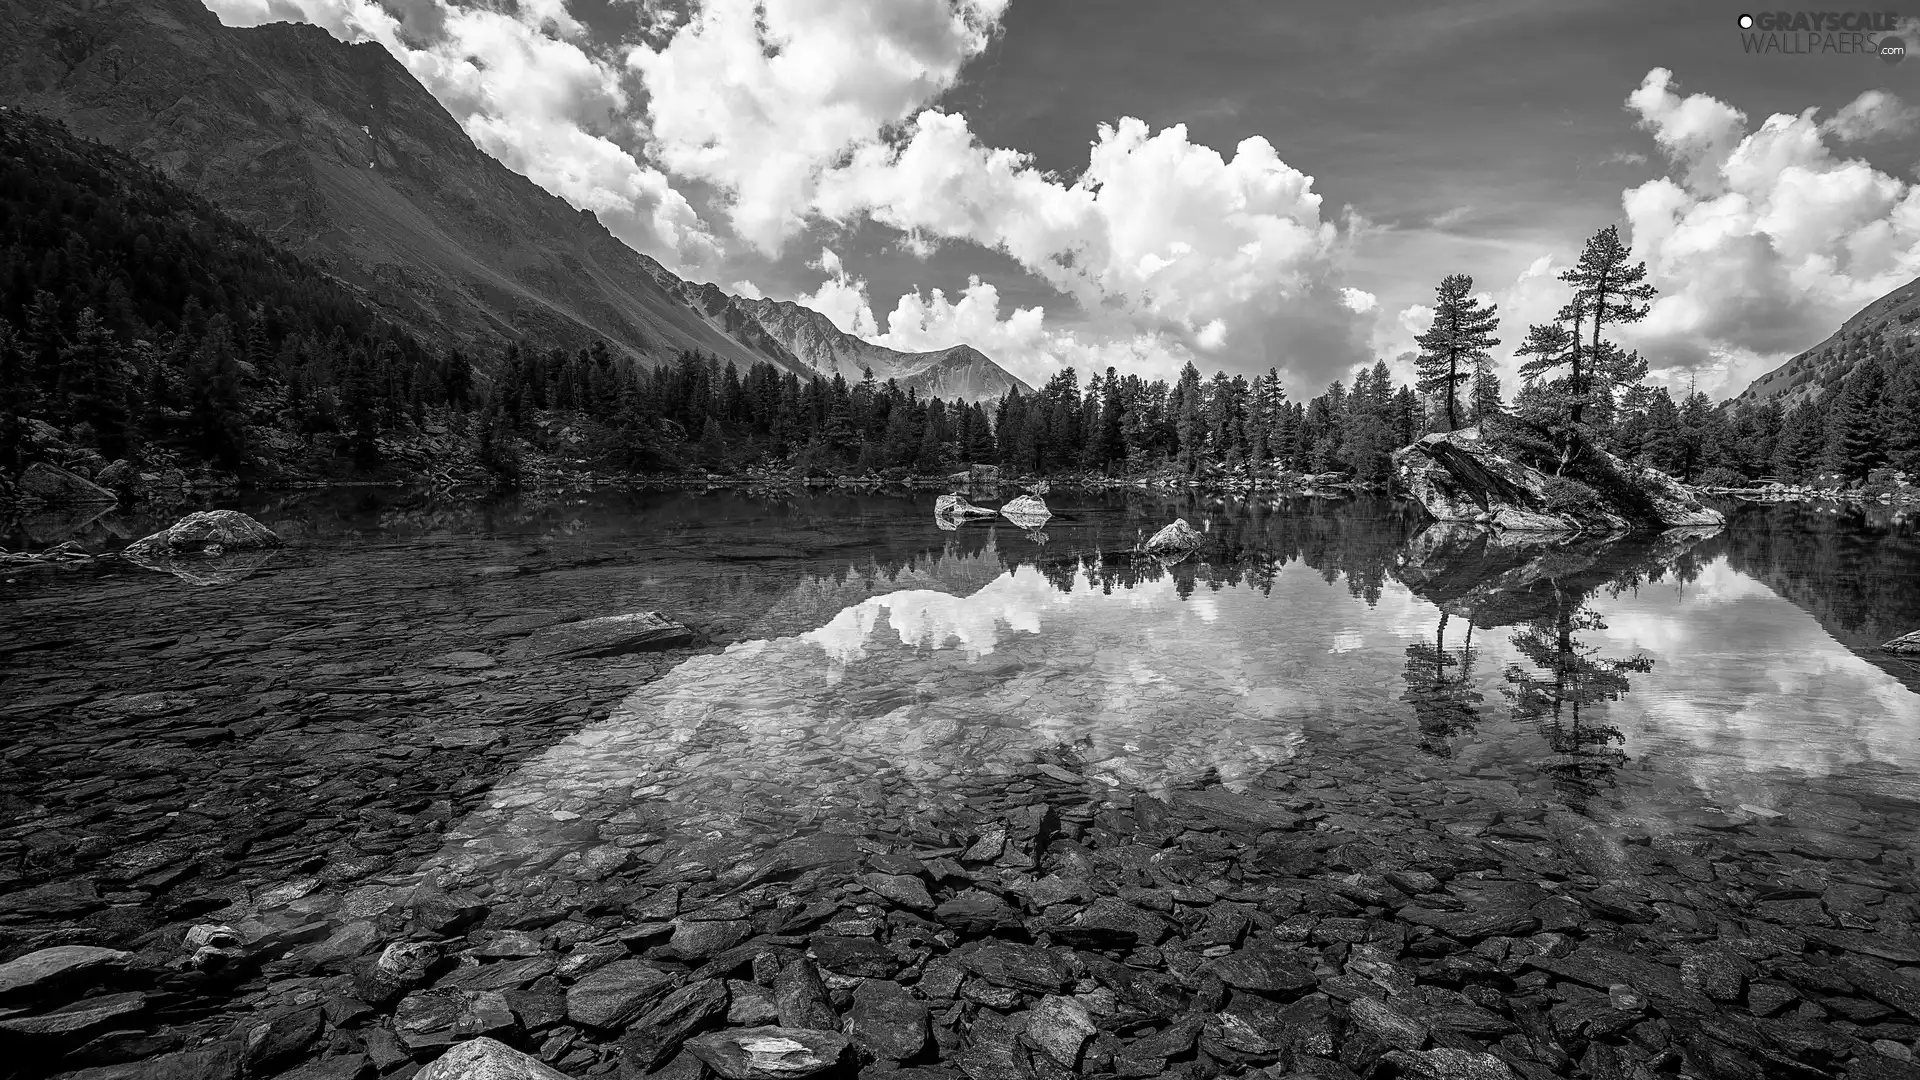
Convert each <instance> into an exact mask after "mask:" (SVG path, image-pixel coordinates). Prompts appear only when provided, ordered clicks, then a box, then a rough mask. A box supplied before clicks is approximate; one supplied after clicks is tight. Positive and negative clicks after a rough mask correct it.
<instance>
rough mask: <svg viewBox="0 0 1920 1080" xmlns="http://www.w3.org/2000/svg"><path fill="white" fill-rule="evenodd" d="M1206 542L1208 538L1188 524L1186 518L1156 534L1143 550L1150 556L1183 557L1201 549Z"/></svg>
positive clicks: (1176, 521)
mask: <svg viewBox="0 0 1920 1080" xmlns="http://www.w3.org/2000/svg"><path fill="white" fill-rule="evenodd" d="M1205 540H1206V537H1204V536H1202V535H1201V534H1200V533H1199V532H1198V531H1196V530H1195V529H1194V527H1193V526H1191V525H1189V524H1187V519H1186V518H1174V519H1173V524H1171V525H1168V526H1167V527H1166V528H1163V529H1161V530H1160V531H1159V532H1157V533H1154V534H1153V536H1152V537H1151V538H1149V539H1148V540H1147V543H1146V546H1145V547H1144V548H1142V549H1141V550H1142V551H1145V552H1146V553H1147V554H1149V555H1182V554H1185V553H1186V552H1189V551H1192V550H1194V549H1195V548H1197V547H1199V546H1200V545H1201V544H1202V543H1203V542H1205Z"/></svg>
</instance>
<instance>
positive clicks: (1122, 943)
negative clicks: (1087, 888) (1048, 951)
mask: <svg viewBox="0 0 1920 1080" xmlns="http://www.w3.org/2000/svg"><path fill="white" fill-rule="evenodd" d="M1072 928H1073V931H1074V933H1073V934H1072V935H1068V936H1066V938H1065V939H1066V940H1070V941H1071V942H1072V943H1073V944H1075V945H1085V946H1089V947H1093V948H1117V949H1129V948H1132V947H1134V946H1135V945H1158V944H1160V943H1161V942H1162V941H1165V940H1166V939H1167V935H1169V934H1171V933H1172V932H1173V926H1172V924H1170V923H1168V922H1167V920H1166V919H1163V918H1161V917H1160V916H1158V915H1155V914H1154V913H1152V912H1150V911H1142V910H1141V909H1139V908H1137V907H1135V906H1133V905H1132V904H1129V903H1127V902H1126V901H1125V900H1121V899H1119V898H1118V897H1112V896H1103V897H1101V898H1099V899H1098V900H1095V901H1094V902H1093V903H1091V904H1089V905H1087V908H1086V910H1084V911H1081V912H1080V913H1079V914H1077V915H1075V916H1074V918H1073V924H1072Z"/></svg>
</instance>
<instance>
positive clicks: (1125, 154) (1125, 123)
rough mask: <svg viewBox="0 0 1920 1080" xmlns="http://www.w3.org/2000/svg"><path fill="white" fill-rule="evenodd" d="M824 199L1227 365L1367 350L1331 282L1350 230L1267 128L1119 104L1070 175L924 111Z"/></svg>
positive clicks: (1315, 364)
mask: <svg viewBox="0 0 1920 1080" xmlns="http://www.w3.org/2000/svg"><path fill="white" fill-rule="evenodd" d="M816 205H817V206H818V208H819V209H820V211H821V212H822V213H823V214H825V215H826V216H827V217H828V218H829V219H831V220H833V221H836V222H841V223H846V222H849V221H851V220H853V219H855V218H858V217H866V218H868V219H871V220H873V221H876V222H879V223H880V224H883V225H886V226H889V227H891V228H895V229H899V230H901V231H902V232H905V233H907V234H909V235H911V236H914V237H917V238H921V239H922V240H924V239H927V238H932V239H938V240H963V241H968V242H971V243H975V244H978V245H981V246H983V247H988V248H992V249H995V250H998V251H1001V252H1004V253H1006V254H1007V255H1009V256H1011V257H1012V258H1013V259H1015V260H1016V261H1017V262H1019V263H1020V264H1021V265H1022V266H1023V267H1025V268H1026V269H1028V270H1029V271H1031V272H1033V273H1034V274H1036V275H1038V276H1039V277H1041V278H1043V279H1044V280H1046V281H1047V282H1048V283H1049V284H1051V285H1053V286H1054V287H1056V288H1058V289H1060V290H1061V291H1063V292H1065V293H1067V294H1068V295H1070V296H1072V297H1074V298H1075V299H1076V300H1077V301H1078V302H1079V304H1080V306H1081V307H1082V308H1083V309H1084V310H1086V311H1087V312H1089V313H1091V314H1093V315H1095V316H1097V317H1098V318H1100V319H1102V320H1103V321H1107V322H1110V323H1112V324H1113V325H1115V326H1116V327H1117V326H1122V325H1124V326H1125V327H1126V328H1127V329H1128V330H1130V331H1133V332H1137V333H1142V334H1147V335H1151V336H1154V337H1170V338H1174V339H1178V340H1180V341H1182V342H1183V343H1184V344H1185V345H1187V346H1188V347H1189V348H1197V349H1203V350H1208V351H1213V350H1220V351H1223V352H1224V353H1226V354H1228V355H1226V356H1224V357H1223V361H1224V362H1225V363H1226V365H1227V366H1228V367H1229V368H1230V369H1234V370H1242V371H1247V370H1264V369H1265V368H1266V367H1267V366H1269V364H1273V363H1278V364H1279V365H1280V366H1281V367H1283V368H1287V369H1289V370H1290V371H1291V372H1292V373H1293V374H1294V375H1295V376H1296V377H1298V378H1301V379H1303V380H1308V381H1311V380H1313V379H1315V378H1321V379H1322V381H1324V376H1326V375H1328V374H1330V373H1335V372H1343V371H1345V370H1347V369H1348V368H1350V367H1351V366H1352V364H1353V363H1355V362H1357V361H1358V360H1360V359H1361V358H1362V357H1363V354H1364V347H1363V341H1364V335H1365V331H1366V329H1367V326H1366V321H1365V320H1362V319H1359V318H1357V317H1356V316H1357V313H1356V312H1355V311H1354V310H1353V309H1352V308H1351V307H1350V306H1349V305H1348V304H1346V303H1343V294H1342V293H1341V292H1340V291H1339V289H1338V288H1337V286H1336V285H1334V283H1333V279H1334V277H1335V276H1336V273H1337V270H1338V268H1339V265H1340V262H1341V259H1342V258H1343V256H1344V254H1345V246H1344V243H1343V241H1342V238H1341V234H1340V230H1339V228H1338V227H1337V226H1336V225H1335V224H1334V223H1333V222H1331V221H1326V220H1323V219H1322V216H1321V197H1320V195H1319V194H1318V193H1317V192H1315V191H1314V190H1313V178H1312V177H1311V176H1308V175H1306V174H1305V173H1302V172H1301V171H1299V170H1298V169H1295V168H1293V167H1292V166H1290V165H1287V164H1286V163H1285V162H1284V161H1282V160H1281V159H1280V157H1279V155H1278V153H1277V152H1276V151H1275V150H1274V148H1273V146H1272V144H1270V143H1269V142H1267V140H1265V139H1263V138H1259V137H1253V138H1249V139H1245V140H1243V141H1242V142H1241V143H1240V144H1239V145H1238V146H1237V147H1236V148H1235V151H1234V154H1233V156H1232V157H1231V158H1226V157H1223V156H1222V155H1221V154H1220V153H1219V152H1218V151H1215V150H1213V149H1212V148H1210V147H1207V146H1202V145H1198V144H1195V143H1192V142H1190V141H1189V140H1188V138H1187V131H1186V128H1185V127H1184V126H1181V125H1175V126H1173V127H1169V128H1165V129H1163V130H1161V131H1159V132H1157V133H1156V132H1153V131H1151V130H1150V129H1149V128H1148V126H1147V125H1146V124H1145V123H1144V122H1142V121H1140V120H1136V119H1133V118H1123V119H1122V120H1120V121H1119V122H1118V123H1117V124H1112V125H1106V124H1103V125H1101V126H1100V127H1099V129H1098V133H1097V138H1096V140H1095V141H1094V143H1093V144H1092V148H1091V150H1090V152H1089V156H1088V162H1087V167H1086V169H1085V170H1084V171H1083V172H1081V173H1080V175H1079V177H1078V179H1076V180H1074V181H1073V182H1072V183H1067V182H1066V181H1064V180H1063V179H1061V178H1059V177H1056V176H1054V175H1052V174H1049V173H1045V172H1043V171H1041V170H1039V169H1037V168H1035V167H1034V166H1033V164H1032V160H1031V158H1030V157H1029V156H1028V155H1025V154H1022V153H1019V152H1016V151H1013V150H1006V149H989V148H987V147H985V146H982V145H981V144H980V143H979V142H978V141H977V140H976V139H975V138H974V136H973V134H972V132H971V131H970V130H969V129H968V125H967V122H966V120H965V118H964V117H961V116H958V115H954V114H948V113H943V112H939V111H936V110H928V111H925V112H922V113H920V114H919V115H918V116H917V117H916V118H915V120H914V122H913V123H912V125H910V126H909V127H908V128H907V129H906V131H905V132H904V134H903V137H902V138H901V139H900V140H898V141H897V142H895V143H892V144H882V143H876V144H872V145H868V146H865V147H862V148H860V149H859V150H856V151H855V152H854V153H853V154H852V155H851V157H850V158H849V160H848V161H847V162H846V163H845V164H843V165H841V166H838V167H836V168H834V169H833V170H831V171H829V172H828V173H826V174H824V175H823V176H822V177H821V179H820V184H819V194H818V198H817V201H816Z"/></svg>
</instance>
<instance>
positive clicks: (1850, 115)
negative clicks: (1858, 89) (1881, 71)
mask: <svg viewBox="0 0 1920 1080" xmlns="http://www.w3.org/2000/svg"><path fill="white" fill-rule="evenodd" d="M1916 119H1920V109H1915V108H1914V107H1913V106H1911V105H1908V104H1907V103H1906V102H1904V101H1901V100H1900V99H1899V98H1898V97H1896V96H1894V95H1893V94H1891V93H1888V92H1887V91H1885V90H1868V91H1865V92H1863V93H1862V94H1861V95H1860V96H1859V97H1857V98H1854V99H1853V100H1852V101H1849V102H1847V103H1846V104H1845V105H1843V106H1841V107H1840V111H1839V112H1837V113H1834V114H1833V119H1831V120H1828V121H1827V122H1826V123H1824V124H1821V125H1820V130H1821V131H1822V132H1823V133H1825V134H1828V135H1832V136H1833V137H1835V138H1837V139H1839V140H1840V141H1841V142H1866V141H1868V140H1871V139H1878V138H1883V137H1888V136H1894V135H1905V134H1907V133H1908V132H1911V131H1912V130H1913V129H1914V121H1915V120H1916Z"/></svg>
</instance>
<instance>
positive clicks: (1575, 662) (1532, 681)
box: [1506, 593, 1653, 795]
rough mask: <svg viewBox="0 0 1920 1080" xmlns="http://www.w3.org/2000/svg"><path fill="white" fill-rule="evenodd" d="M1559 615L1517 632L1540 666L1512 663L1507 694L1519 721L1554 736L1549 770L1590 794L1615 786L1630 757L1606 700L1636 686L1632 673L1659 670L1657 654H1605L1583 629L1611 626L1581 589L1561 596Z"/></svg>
mask: <svg viewBox="0 0 1920 1080" xmlns="http://www.w3.org/2000/svg"><path fill="white" fill-rule="evenodd" d="M1560 600H1561V602H1560V603H1559V604H1557V605H1556V606H1555V609H1554V611H1553V613H1552V614H1550V615H1544V616H1541V617H1539V618H1536V619H1533V620H1531V621H1529V622H1527V623H1526V624H1525V625H1524V626H1523V627H1522V628H1521V629H1520V630H1519V631H1518V632H1517V633H1515V634H1514V635H1513V644H1514V647H1515V648H1517V649H1519V650H1520V655H1522V656H1524V657H1526V658H1527V660H1528V661H1529V662H1530V663H1531V664H1532V665H1533V669H1532V670H1529V669H1528V668H1527V667H1525V666H1523V665H1521V664H1508V665H1507V671H1506V680H1507V688H1506V695H1507V700H1508V701H1510V702H1511V703H1512V704H1513V716H1514V719H1515V720H1519V721H1522V722H1525V723H1529V724H1532V725H1533V726H1534V727H1535V728H1536V729H1537V730H1538V731H1539V732H1540V734H1541V735H1542V736H1543V737H1544V738H1545V739H1546V740H1547V748H1548V749H1549V750H1550V751H1551V752H1552V756H1551V757H1549V758H1548V759H1547V760H1545V761H1544V762H1542V763H1541V766H1542V768H1543V769H1544V771H1545V772H1546V773H1547V774H1548V775H1550V776H1552V777H1553V778H1554V780H1555V781H1556V782H1557V783H1559V784H1560V785H1561V786H1563V787H1564V788H1566V789H1568V790H1569V791H1571V792H1572V793H1575V794H1578V795H1587V794H1591V793H1592V792H1594V791H1596V790H1598V789H1599V788H1600V787H1602V786H1611V784H1612V783H1613V774H1614V773H1615V772H1616V771H1617V770H1618V769H1619V768H1620V766H1621V765H1623V764H1625V763H1626V760H1627V754H1626V750H1625V749H1623V748H1622V747H1620V746H1617V745H1615V744H1617V743H1622V742H1625V741H1626V736H1625V735H1624V734H1622V733H1621V731H1620V729H1619V728H1617V727H1614V726H1612V725H1610V724H1607V723H1604V722H1603V721H1604V718H1605V715H1606V711H1605V706H1606V703H1607V702H1609V701H1617V700H1619V699H1620V696H1621V695H1622V694H1625V693H1626V692H1627V691H1628V690H1629V689H1630V688H1631V684H1630V682H1629V680H1628V678H1627V676H1628V674H1629V673H1632V672H1646V671H1652V670H1653V660H1652V659H1651V658H1649V657H1645V656H1634V657H1630V658H1628V659H1625V660H1615V659H1609V658H1607V657H1603V656H1601V655H1600V650H1599V648H1598V647H1597V646H1589V645H1586V644H1585V643H1583V642H1582V641H1581V640H1580V636H1579V635H1580V634H1582V633H1584V632H1587V631H1592V630H1604V629H1606V624H1605V623H1603V622H1601V621H1600V613H1599V612H1597V611H1595V610H1593V609H1592V608H1591V607H1589V606H1588V605H1587V603H1586V596H1585V595H1584V594H1580V593H1572V594H1562V596H1561V597H1560Z"/></svg>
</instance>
